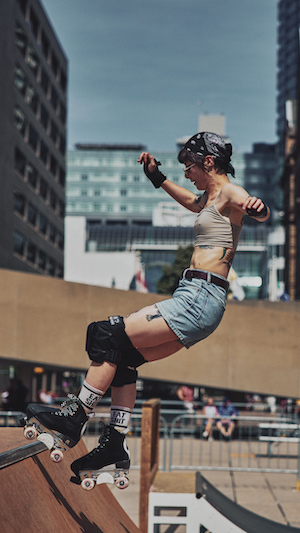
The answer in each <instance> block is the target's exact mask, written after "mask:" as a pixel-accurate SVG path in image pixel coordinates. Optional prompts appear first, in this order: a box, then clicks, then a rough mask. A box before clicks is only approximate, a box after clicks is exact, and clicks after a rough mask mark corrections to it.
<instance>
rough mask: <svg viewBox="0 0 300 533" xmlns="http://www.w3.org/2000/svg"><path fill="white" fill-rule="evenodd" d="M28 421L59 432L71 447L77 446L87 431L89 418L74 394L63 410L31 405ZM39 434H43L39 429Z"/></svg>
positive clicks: (61, 437)
mask: <svg viewBox="0 0 300 533" xmlns="http://www.w3.org/2000/svg"><path fill="white" fill-rule="evenodd" d="M26 415H27V420H28V421H29V420H30V419H31V418H35V419H36V420H37V421H38V422H39V423H40V424H41V425H42V426H44V427H45V428H47V429H49V430H52V431H53V432H57V433H56V434H57V435H58V437H59V438H60V439H61V440H62V441H63V442H64V443H65V444H66V445H67V446H68V447H69V448H72V447H73V446H75V445H76V444H77V443H78V442H79V440H80V439H81V436H82V434H83V432H84V430H85V427H86V424H87V422H88V420H89V416H88V415H87V414H86V412H85V410H84V408H83V407H82V403H81V401H80V400H79V399H78V398H77V397H76V396H74V395H73V394H69V395H68V400H65V401H64V402H63V403H62V404H61V408H60V409H58V408H55V407H49V406H45V405H39V404H34V403H31V404H29V405H28V407H27V409H26ZM37 431H38V433H41V431H43V430H41V429H40V428H39V427H38V428H37Z"/></svg>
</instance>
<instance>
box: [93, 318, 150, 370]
mask: <svg viewBox="0 0 300 533" xmlns="http://www.w3.org/2000/svg"><path fill="white" fill-rule="evenodd" d="M86 351H87V353H88V355H89V358H90V359H91V360H92V361H95V362H97V363H103V361H109V362H111V363H115V364H121V363H123V364H124V365H128V366H133V367H134V368H136V367H137V366H140V365H142V364H143V363H145V359H144V357H143V356H142V354H141V353H140V352H139V351H138V350H137V349H136V348H135V347H134V346H133V344H132V342H131V340H130V338H129V337H128V335H127V333H126V332H125V324H124V320H123V317H121V316H110V317H109V320H102V321H101V322H92V323H91V324H90V325H89V326H88V328H87V336H86Z"/></svg>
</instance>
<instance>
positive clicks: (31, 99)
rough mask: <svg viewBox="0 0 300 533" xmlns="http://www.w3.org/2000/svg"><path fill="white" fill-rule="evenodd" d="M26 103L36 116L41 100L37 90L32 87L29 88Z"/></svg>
mask: <svg viewBox="0 0 300 533" xmlns="http://www.w3.org/2000/svg"><path fill="white" fill-rule="evenodd" d="M26 102H27V103H28V105H29V107H30V108H31V109H32V111H33V112H34V114H35V115H36V112H37V108H38V102H39V99H38V94H37V92H36V90H35V89H34V88H33V87H32V86H31V85H29V86H28V87H27V91H26Z"/></svg>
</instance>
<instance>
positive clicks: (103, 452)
mask: <svg viewBox="0 0 300 533" xmlns="http://www.w3.org/2000/svg"><path fill="white" fill-rule="evenodd" d="M113 465H115V468H114V466H113ZM129 467H130V457H129V450H128V448H127V444H126V440H125V435H124V434H122V433H120V432H119V431H117V430H116V429H114V428H113V427H112V426H107V425H106V426H104V430H103V433H102V434H101V435H100V438H99V446H97V448H95V449H94V450H92V451H91V452H89V453H88V454H86V455H84V456H83V457H80V459H77V460H76V461H74V462H73V463H72V464H71V469H72V470H73V472H74V474H75V476H73V477H71V481H72V483H76V484H77V485H81V487H82V488H83V489H85V490H91V489H93V488H94V487H95V485H100V484H102V483H110V484H115V485H116V486H117V488H119V489H126V487H128V485H129V479H128V471H129ZM104 469H105V470H104Z"/></svg>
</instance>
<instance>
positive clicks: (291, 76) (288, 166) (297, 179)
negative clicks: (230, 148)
mask: <svg viewBox="0 0 300 533" xmlns="http://www.w3.org/2000/svg"><path fill="white" fill-rule="evenodd" d="M299 25H300V2H299V0H279V2H278V34H277V37H278V53H277V63H278V74H277V134H278V155H279V168H280V184H281V187H282V193H283V199H282V209H283V212H284V217H283V224H284V227H285V251H284V256H285V272H284V282H285V290H286V292H287V293H288V295H289V297H290V299H291V300H299V299H300V144H299V130H300V118H299V95H300V89H299V75H300V72H299V45H300V42H299Z"/></svg>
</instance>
